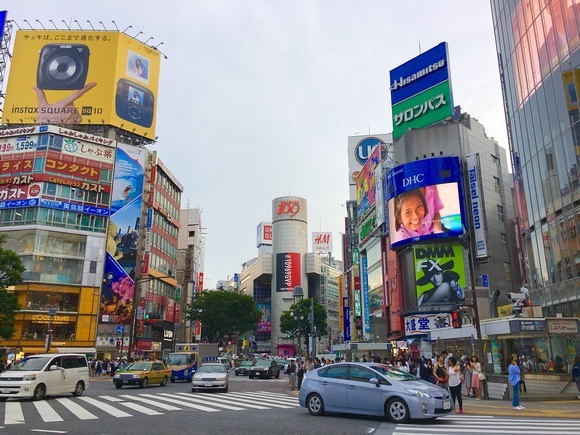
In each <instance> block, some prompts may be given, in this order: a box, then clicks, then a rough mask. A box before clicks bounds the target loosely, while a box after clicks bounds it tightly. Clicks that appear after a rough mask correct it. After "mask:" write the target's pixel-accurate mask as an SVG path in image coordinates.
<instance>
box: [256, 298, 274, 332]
mask: <svg viewBox="0 0 580 435" xmlns="http://www.w3.org/2000/svg"><path fill="white" fill-rule="evenodd" d="M258 310H259V311H260V312H261V313H262V318H261V319H260V322H259V323H258V332H271V331H272V316H271V314H270V313H271V312H272V305H271V304H258Z"/></svg>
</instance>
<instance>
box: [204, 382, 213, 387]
mask: <svg viewBox="0 0 580 435" xmlns="http://www.w3.org/2000/svg"><path fill="white" fill-rule="evenodd" d="M212 385H213V384H212V383H211V382H206V383H205V386H206V387H211V386H212Z"/></svg>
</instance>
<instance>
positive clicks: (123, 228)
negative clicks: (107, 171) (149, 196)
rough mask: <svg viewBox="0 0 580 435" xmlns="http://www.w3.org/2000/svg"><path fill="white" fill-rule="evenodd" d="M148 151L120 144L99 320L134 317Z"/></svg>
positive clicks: (126, 321)
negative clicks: (132, 315)
mask: <svg viewBox="0 0 580 435" xmlns="http://www.w3.org/2000/svg"><path fill="white" fill-rule="evenodd" d="M146 155H147V150H146V149H144V148H139V147H136V146H132V145H125V144H119V145H118V148H117V157H116V162H115V171H114V175H113V194H112V197H111V217H110V222H109V228H108V232H107V253H106V259H105V270H104V277H103V278H104V279H103V285H102V287H101V298H102V299H101V308H100V312H99V320H100V321H101V322H103V323H106V322H113V323H121V324H129V323H130V320H131V312H132V309H133V308H132V306H133V303H134V301H135V300H136V297H135V296H136V295H135V282H134V280H133V278H132V277H133V276H135V268H136V266H137V261H138V259H137V251H138V248H139V228H140V226H141V223H140V219H141V203H142V196H143V183H144V168H145V159H146ZM147 264H148V263H147ZM146 271H147V270H145V272H146ZM137 296H138V295H137Z"/></svg>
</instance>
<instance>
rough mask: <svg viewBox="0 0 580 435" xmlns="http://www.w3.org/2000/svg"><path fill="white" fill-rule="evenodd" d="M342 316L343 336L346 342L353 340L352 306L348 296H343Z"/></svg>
mask: <svg viewBox="0 0 580 435" xmlns="http://www.w3.org/2000/svg"><path fill="white" fill-rule="evenodd" d="M342 318H343V324H342V330H343V336H342V338H343V340H344V341H345V342H347V341H350V340H352V337H351V334H350V306H349V304H348V297H346V296H345V297H343V298H342Z"/></svg>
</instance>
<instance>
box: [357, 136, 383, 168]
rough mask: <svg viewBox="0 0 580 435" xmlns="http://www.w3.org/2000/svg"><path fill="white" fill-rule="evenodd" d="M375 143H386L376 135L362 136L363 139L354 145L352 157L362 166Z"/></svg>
mask: <svg viewBox="0 0 580 435" xmlns="http://www.w3.org/2000/svg"><path fill="white" fill-rule="evenodd" d="M377 145H386V144H385V142H384V141H382V140H381V139H379V138H378V137H367V138H364V139H363V140H361V141H360V142H359V143H357V144H356V145H355V147H354V158H355V159H356V161H357V162H359V163H360V164H361V166H364V165H365V163H366V162H367V160H368V159H369V157H370V156H371V153H372V152H373V149H374V148H375V147H376V146H377Z"/></svg>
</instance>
